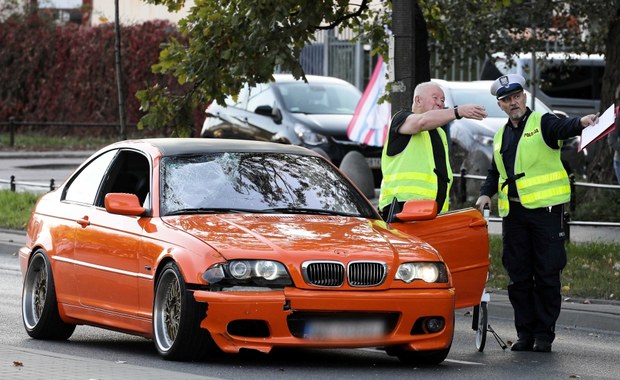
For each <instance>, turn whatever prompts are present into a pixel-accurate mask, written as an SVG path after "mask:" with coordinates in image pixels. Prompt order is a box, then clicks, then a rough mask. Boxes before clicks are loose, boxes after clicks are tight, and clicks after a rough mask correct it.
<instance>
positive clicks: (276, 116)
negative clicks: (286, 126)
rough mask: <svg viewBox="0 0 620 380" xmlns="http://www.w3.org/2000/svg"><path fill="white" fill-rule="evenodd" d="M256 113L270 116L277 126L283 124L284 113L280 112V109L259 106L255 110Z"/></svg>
mask: <svg viewBox="0 0 620 380" xmlns="http://www.w3.org/2000/svg"><path fill="white" fill-rule="evenodd" d="M254 113H255V114H257V115H263V116H269V117H271V118H272V119H273V121H274V122H275V123H276V124H280V123H281V122H282V111H280V109H279V108H278V107H271V106H258V107H256V109H255V110H254Z"/></svg>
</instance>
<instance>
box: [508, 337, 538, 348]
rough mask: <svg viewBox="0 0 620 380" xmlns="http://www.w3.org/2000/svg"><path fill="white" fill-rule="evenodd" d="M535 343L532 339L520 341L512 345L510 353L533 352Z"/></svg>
mask: <svg viewBox="0 0 620 380" xmlns="http://www.w3.org/2000/svg"><path fill="white" fill-rule="evenodd" d="M533 348H534V341H533V340H531V339H519V340H517V341H516V342H514V343H513V344H512V346H511V347H510V351H532V349H533Z"/></svg>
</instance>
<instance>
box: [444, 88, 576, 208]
mask: <svg viewBox="0 0 620 380" xmlns="http://www.w3.org/2000/svg"><path fill="white" fill-rule="evenodd" d="M433 81H434V82H436V83H438V84H439V85H440V86H441V87H442V88H443V89H444V94H445V96H446V104H445V105H446V107H449V108H452V107H455V106H458V105H459V104H466V103H476V104H482V105H483V106H484V107H485V108H486V110H487V114H488V116H487V117H486V118H485V119H483V120H480V121H478V120H471V119H460V120H455V121H453V122H452V123H450V124H449V126H448V128H449V131H450V133H449V136H450V150H451V151H450V160H451V164H452V170H453V171H455V172H460V171H461V170H462V169H464V170H465V172H466V174H471V175H479V176H486V175H487V171H488V170H489V168H490V167H491V162H492V158H493V136H495V132H497V131H498V130H499V129H500V128H501V127H502V126H503V125H504V124H506V122H507V121H508V116H507V115H506V113H504V111H502V109H501V108H500V107H499V105H498V104H497V99H496V98H495V97H494V96H493V95H491V93H490V88H491V83H493V81H471V82H464V81H463V82H461V81H445V80H441V79H433ZM525 93H526V95H527V101H528V107H530V109H532V110H535V111H540V112H543V113H548V112H549V113H555V114H556V115H558V116H559V117H567V115H566V114H565V113H563V112H561V111H553V110H551V109H550V108H549V107H547V106H546V105H545V103H543V102H542V101H541V100H540V99H538V98H536V100H535V101H534V102H533V97H532V94H531V93H530V92H529V91H527V90H525ZM579 141H580V138H579V137H578V136H577V137H573V138H571V139H568V140H566V141H564V144H563V146H562V160H563V161H564V165H565V167H566V168H567V171H569V172H574V173H576V174H583V173H585V168H586V155H587V150H584V151H582V152H578V147H579ZM468 182H469V186H468V191H467V193H468V194H469V195H471V196H472V197H473V196H477V194H478V189H479V187H480V184H481V183H480V182H476V181H468Z"/></svg>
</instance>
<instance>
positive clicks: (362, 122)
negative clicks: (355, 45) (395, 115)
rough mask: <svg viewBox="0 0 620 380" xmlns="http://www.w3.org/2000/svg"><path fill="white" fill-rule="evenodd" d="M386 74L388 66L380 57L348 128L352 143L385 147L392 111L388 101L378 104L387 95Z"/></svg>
mask: <svg viewBox="0 0 620 380" xmlns="http://www.w3.org/2000/svg"><path fill="white" fill-rule="evenodd" d="M386 74H387V64H386V63H385V62H383V59H382V58H381V57H379V61H378V62H377V66H375V69H374V71H373V73H372V77H371V78H370V82H368V86H366V90H365V91H364V94H363V95H362V98H361V99H360V101H359V103H358V104H357V107H356V108H355V113H354V114H353V119H351V122H350V123H349V127H348V128H347V135H348V136H349V139H351V141H356V142H359V143H362V144H366V145H372V146H383V144H385V137H386V136H387V132H388V128H389V125H390V118H391V112H392V111H391V106H390V103H389V102H388V101H384V102H383V103H381V104H379V103H378V102H379V99H380V98H381V97H382V96H383V94H384V93H385V85H386V84H387V77H386Z"/></svg>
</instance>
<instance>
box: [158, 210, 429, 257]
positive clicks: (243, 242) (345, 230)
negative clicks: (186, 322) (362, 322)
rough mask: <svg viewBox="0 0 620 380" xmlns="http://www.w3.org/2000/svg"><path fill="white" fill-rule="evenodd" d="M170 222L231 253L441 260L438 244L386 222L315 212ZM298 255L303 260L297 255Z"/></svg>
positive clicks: (222, 252)
mask: <svg viewBox="0 0 620 380" xmlns="http://www.w3.org/2000/svg"><path fill="white" fill-rule="evenodd" d="M165 222H166V223H167V224H169V225H171V226H173V227H175V228H178V229H181V230H183V231H185V232H187V233H189V234H191V235H193V236H195V237H196V238H198V239H200V240H202V241H203V242H204V243H206V244H208V245H209V246H210V247H212V248H213V249H215V250H216V251H217V252H218V253H219V254H220V255H222V256H223V257H224V258H225V259H227V260H231V259H236V258H245V259H252V258H263V259H265V258H274V259H278V258H279V257H282V260H283V261H286V260H285V258H286V257H287V256H288V258H290V259H291V260H293V261H297V260H307V259H310V258H312V259H332V260H333V259H337V258H338V257H341V258H342V257H347V258H348V259H350V260H353V259H355V258H358V257H359V258H363V259H366V260H368V259H372V260H382V261H385V262H388V263H389V262H391V261H393V260H396V259H397V258H398V257H401V259H402V258H403V257H410V258H411V259H412V260H428V261H436V260H438V255H437V253H436V251H435V249H434V248H432V247H431V246H430V245H429V244H427V243H425V242H423V241H421V240H420V239H418V238H416V237H413V236H409V235H405V234H403V233H401V232H398V231H396V230H389V229H386V227H385V223H384V222H382V221H376V220H367V219H364V218H352V217H340V216H315V215H299V214H297V215H283V214H277V215H257V214H220V215H185V216H175V217H166V218H165ZM295 257H297V260H295Z"/></svg>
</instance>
